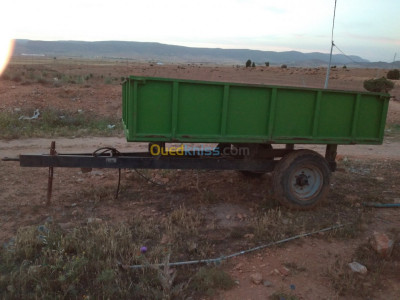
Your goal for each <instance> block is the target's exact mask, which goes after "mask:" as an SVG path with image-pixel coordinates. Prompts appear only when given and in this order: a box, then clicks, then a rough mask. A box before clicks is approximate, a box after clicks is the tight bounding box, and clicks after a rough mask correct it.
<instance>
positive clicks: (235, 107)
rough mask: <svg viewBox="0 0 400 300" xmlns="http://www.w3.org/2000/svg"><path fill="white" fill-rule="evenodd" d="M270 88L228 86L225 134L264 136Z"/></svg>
mask: <svg viewBox="0 0 400 300" xmlns="http://www.w3.org/2000/svg"><path fill="white" fill-rule="evenodd" d="M270 98H271V89H267V88H255V87H241V86H238V87H235V86H233V87H230V89H229V101H228V117H227V124H226V136H250V135H255V136H265V137H267V133H268V128H267V127H268V110H269V106H270V101H271V99H270Z"/></svg>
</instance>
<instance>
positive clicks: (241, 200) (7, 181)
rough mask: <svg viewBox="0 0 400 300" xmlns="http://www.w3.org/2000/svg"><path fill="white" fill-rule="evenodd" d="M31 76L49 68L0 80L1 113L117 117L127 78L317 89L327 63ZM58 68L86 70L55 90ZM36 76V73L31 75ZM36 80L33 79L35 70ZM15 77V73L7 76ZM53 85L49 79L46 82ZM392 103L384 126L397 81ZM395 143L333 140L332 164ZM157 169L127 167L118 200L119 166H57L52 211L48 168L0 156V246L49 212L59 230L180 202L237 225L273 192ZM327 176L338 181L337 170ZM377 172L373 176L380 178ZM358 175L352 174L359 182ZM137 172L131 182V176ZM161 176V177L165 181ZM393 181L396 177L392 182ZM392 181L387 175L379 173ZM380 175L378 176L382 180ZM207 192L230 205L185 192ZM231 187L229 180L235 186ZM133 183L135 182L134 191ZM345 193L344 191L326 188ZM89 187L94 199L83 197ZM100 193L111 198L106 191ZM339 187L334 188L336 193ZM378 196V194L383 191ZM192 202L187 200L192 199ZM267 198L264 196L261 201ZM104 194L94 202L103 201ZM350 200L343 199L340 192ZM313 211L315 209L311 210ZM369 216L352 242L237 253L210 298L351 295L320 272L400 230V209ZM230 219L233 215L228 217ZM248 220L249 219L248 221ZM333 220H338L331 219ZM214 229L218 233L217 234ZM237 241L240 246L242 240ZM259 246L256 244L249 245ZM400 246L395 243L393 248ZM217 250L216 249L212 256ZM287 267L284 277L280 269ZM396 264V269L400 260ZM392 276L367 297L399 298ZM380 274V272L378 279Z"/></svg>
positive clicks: (6, 152) (128, 68) (395, 119)
mask: <svg viewBox="0 0 400 300" xmlns="http://www.w3.org/2000/svg"><path fill="white" fill-rule="evenodd" d="M29 69H30V70H31V72H33V73H35V74H36V73H38V72H41V73H42V74H43V72H46V74H47V75H46V78H47V83H46V84H41V83H37V82H33V81H32V82H28V83H27V82H26V81H24V79H22V80H21V81H13V80H0V110H3V111H11V110H15V109H21V108H24V109H25V108H30V109H36V108H39V109H45V108H55V109H60V110H69V111H77V110H85V111H92V112H93V113H95V114H98V115H113V116H120V115H121V86H120V85H119V84H118V83H119V81H121V77H124V76H128V75H146V76H156V77H171V78H184V79H198V80H212V81H228V82H243V83H262V84H280V85H295V86H306V87H322V86H323V82H324V80H325V70H324V69H323V68H319V69H318V68H312V69H304V68H303V69H300V68H288V69H281V68H267V67H257V68H244V67H236V66H231V67H226V66H225V67H222V66H202V65H161V66H160V65H153V64H139V63H127V62H123V63H121V62H120V63H116V64H105V65H101V64H97V65H92V64H90V63H87V64H85V63H82V64H74V63H73V62H70V63H61V62H59V63H52V64H40V65H35V64H32V65H30V64H27V63H24V64H22V63H21V64H12V65H11V66H9V69H8V72H9V74H19V73H20V72H25V74H27V73H28V72H30V71H28V70H29ZM385 72H386V71H385V70H379V69H341V68H338V69H334V70H333V71H332V72H331V81H330V88H335V89H345V90H346V89H347V90H363V88H362V82H363V81H364V80H365V79H370V78H372V77H381V76H384V75H385ZM56 73H60V74H70V75H71V76H89V77H90V74H93V77H90V78H93V79H88V80H87V82H86V83H84V84H73V83H64V84H62V85H60V86H57V85H54V84H50V83H51V82H53V81H55V80H54V78H53V77H55V76H56V75H55V74H56ZM35 76H36V75H35ZM108 77H109V78H110V79H111V80H113V82H112V83H106V82H105V80H106V79H107V78H108ZM32 78H33V76H32ZM10 79H11V78H10ZM49 82H50V83H49ZM391 94H392V96H394V97H395V100H391V102H390V107H389V113H388V123H389V124H400V102H398V101H397V100H400V82H396V86H395V89H394V90H393V91H392V93H391ZM55 140H56V143H57V149H58V151H59V152H60V153H68V152H85V151H88V152H92V151H94V150H95V149H97V148H99V147H103V146H113V147H116V148H117V149H118V150H120V151H135V150H145V149H146V148H147V145H146V144H135V145H132V144H127V143H126V142H125V140H124V138H123V137H111V138H102V137H86V138H57V139H55ZM50 142H51V139H46V138H35V139H21V140H9V141H5V140H0V157H6V156H8V157H13V156H16V155H18V154H22V153H25V154H26V153H47V152H48V148H49V145H50ZM311 148H313V149H315V150H317V151H323V148H322V147H320V146H312V147H311ZM399 149H400V141H399V139H398V137H388V138H385V141H384V143H383V145H379V146H369V145H365V146H360V145H356V146H339V149H338V154H339V157H338V160H339V161H340V165H339V167H340V168H345V167H346V162H347V161H355V162H360V163H361V164H364V165H368V164H369V163H370V162H374V163H377V164H380V163H381V164H388V165H390V163H391V162H399V161H400V150H399ZM171 172H174V173H163V172H161V173H160V174H161V175H158V174H157V173H156V172H153V171H151V172H150V173H148V174H147V175H148V176H150V177H152V178H153V179H154V178H155V179H157V180H161V181H163V180H164V181H163V183H167V184H166V186H162V187H153V186H151V185H150V184H149V183H147V182H145V181H143V180H142V181H140V179H138V178H137V177H134V176H133V174H132V172H131V171H128V170H126V171H123V177H122V190H121V198H120V200H114V199H113V198H112V195H113V191H114V189H115V186H116V180H117V172H116V171H115V170H98V171H93V172H90V173H82V172H81V171H80V170H78V169H56V170H55V180H54V183H53V184H54V191H53V199H52V204H51V206H50V207H46V206H45V205H44V203H45V199H46V187H47V170H46V169H38V168H21V167H19V166H18V164H17V163H14V162H3V161H0V182H1V183H0V205H1V207H2V209H1V210H0V224H1V231H0V242H6V241H8V240H9V239H10V238H11V237H12V236H13V235H15V233H16V231H17V229H18V228H19V227H21V226H24V225H35V224H43V223H44V222H46V220H48V219H49V218H51V219H52V220H53V221H56V222H58V223H60V224H63V225H64V226H66V227H68V226H73V225H74V224H82V223H85V220H87V218H89V217H98V218H101V219H103V220H107V222H115V221H118V222H119V221H124V220H128V219H129V218H131V217H132V214H140V215H142V216H147V217H149V218H157V217H163V216H165V215H166V214H168V213H169V212H170V211H171V210H172V209H173V208H176V207H179V206H180V205H182V203H184V204H185V205H187V206H188V207H189V206H191V207H196V208H197V209H199V210H200V211H201V212H202V213H203V214H205V215H206V216H208V217H210V218H212V219H213V220H214V222H217V223H218V224H220V225H221V226H222V227H223V226H226V227H230V228H236V227H240V226H243V224H245V221H242V219H241V218H240V216H249V217H251V216H252V215H253V214H254V210H255V209H257V208H258V207H259V205H260V204H259V202H260V201H265V199H266V197H265V195H270V194H271V179H270V176H268V175H266V176H264V177H263V178H261V179H255V180H249V179H244V178H243V177H242V176H240V175H238V174H237V173H236V172H228V171H224V172H209V173H205V172H196V171H179V170H177V171H171ZM391 172H392V173H391V175H388V177H392V178H391V179H390V182H391V185H389V186H388V189H389V190H388V191H387V192H388V195H389V196H387V199H388V200H390V201H392V202H393V201H400V192H399V191H400V189H399V185H398V178H400V177H399V176H400V173H399V171H398V170H397V171H396V170H393V171H391ZM338 173H339V175H337V174H334V175H333V184H335V182H336V181H335V180H336V179H335V178H336V177H337V176H339V177H340V176H341V175H340V170H339V172H338ZM380 176H381V175H380V174H378V175H377V178H378V177H379V179H377V180H378V181H379V182H380V181H381V179H380ZM356 177H357V173H354V175H353V177H352V178H354V179H356ZM132 178H134V179H135V180H136V181H135V183H134V182H133V179H132ZM166 178H167V179H166ZM396 178H397V179H396ZM385 179H389V178H385ZM385 179H384V180H385ZM198 186H200V187H201V189H202V191H203V192H209V191H211V192H213V193H215V194H225V199H227V201H226V203H220V202H214V201H208V202H207V201H200V204H199V203H189V202H188V200H187V198H188V197H187V195H188V194H190V195H192V194H195V193H196V188H198ZM232 186H235V188H234V189H232ZM132 187H134V192H133V194H129V193H128V192H132ZM332 189H339V191H340V189H341V187H337V186H335V187H332ZM352 189H353V193H351V195H350V196H349V195H345V194H339V196H340V197H344V198H346V197H347V196H349V199H350V200H349V206H350V205H353V204H354V203H353V202H352V199H353V198H351V197H357V199H359V201H358V200H357V201H358V202H357V203H359V202H362V199H363V197H364V196H365V194H364V191H363V190H361V189H360V188H359V187H358V186H357V182H356V181H355V183H354V185H353V186H352ZM90 193H92V195H90V197H89V196H88V195H89V194H90ZM102 193H106V194H107V193H108V194H110V195H111V196H110V197H108V198H107V197H105V198H106V200H104V197H103V196H102V195H101V194H102ZM338 193H339V192H338ZM382 196H384V195H382ZM189 198H190V199H193V197H189ZM267 198H268V197H267ZM99 199H100V200H99ZM346 199H347V198H346ZM314 213H315V214H318V208H317V209H316V210H315V211H314ZM369 214H370V219H369V222H368V223H367V224H366V225H365V228H364V230H363V231H362V233H360V235H358V236H356V237H354V238H352V239H336V238H326V239H325V238H321V236H322V234H320V235H317V236H312V237H307V238H302V239H300V240H297V241H293V242H288V243H286V244H284V245H283V246H281V247H272V248H266V249H263V250H259V251H256V252H254V253H251V254H247V255H243V256H239V257H236V258H234V259H232V260H230V261H228V262H227V263H226V264H224V265H223V268H224V269H225V270H226V271H227V272H228V273H229V274H231V275H232V277H233V278H234V279H235V280H237V286H236V287H235V288H233V289H231V290H229V291H221V292H220V293H218V294H217V295H216V296H213V297H214V299H267V298H268V297H269V296H270V295H273V294H279V293H281V294H286V295H293V296H295V297H297V298H292V299H350V298H354V297H356V296H351V297H350V298H349V296H341V295H340V294H339V293H338V292H337V291H336V290H335V289H334V288H333V287H332V282H331V280H330V278H328V277H327V276H326V273H327V270H328V269H329V266H331V265H332V264H334V263H335V261H337V260H338V259H342V260H349V261H350V260H351V259H352V255H353V253H354V251H355V250H356V249H357V247H358V246H359V245H360V244H362V243H365V242H366V241H367V239H368V237H369V236H370V235H371V234H372V233H373V231H374V230H378V231H383V232H387V231H389V230H391V229H393V228H400V210H399V209H396V208H391V209H376V210H372V211H369ZM228 216H232V218H228ZM244 219H246V217H244ZM332 225H335V224H332ZM215 234H216V235H218V232H216V233H215ZM224 238H225V237H224V235H221V236H219V237H218V239H220V241H219V243H220V245H224V243H226V240H224ZM241 245H242V246H241ZM251 245H252V244H251V243H248V242H247V241H246V239H244V240H238V241H236V242H235V244H232V245H225V247H226V251H227V253H224V254H230V253H231V252H234V251H237V250H238V249H242V250H246V249H248V248H249V247H250V246H251ZM253 246H255V245H253ZM397 247H399V245H397ZM215 255H218V253H215ZM284 266H287V269H289V274H282V272H280V271H279V270H282V268H283V267H284ZM398 267H399V266H398ZM254 273H261V274H262V275H263V279H264V280H267V281H270V282H271V285H272V286H269V287H267V286H264V285H263V284H260V285H255V284H254V283H252V281H251V280H250V276H251V274H254ZM397 275H398V277H395V276H388V277H387V278H386V279H385V280H384V283H383V285H382V286H380V287H379V290H376V291H374V294H373V296H371V298H370V299H399V297H400V273H398V274H397ZM382 276H385V275H382Z"/></svg>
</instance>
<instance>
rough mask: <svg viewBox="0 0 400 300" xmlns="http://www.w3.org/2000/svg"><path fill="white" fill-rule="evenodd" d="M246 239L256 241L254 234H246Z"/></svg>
mask: <svg viewBox="0 0 400 300" xmlns="http://www.w3.org/2000/svg"><path fill="white" fill-rule="evenodd" d="M244 238H245V239H249V240H251V239H254V234H253V233H246V234H245V235H244Z"/></svg>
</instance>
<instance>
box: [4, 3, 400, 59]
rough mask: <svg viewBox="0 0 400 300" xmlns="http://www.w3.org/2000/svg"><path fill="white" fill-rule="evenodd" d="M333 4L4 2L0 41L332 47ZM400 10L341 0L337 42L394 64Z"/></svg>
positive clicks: (399, 50)
mask: <svg viewBox="0 0 400 300" xmlns="http://www.w3.org/2000/svg"><path fill="white" fill-rule="evenodd" d="M334 3H335V0H201V1H197V0H186V1H185V0H113V1H110V0H109V1H105V0H95V1H92V0H69V1H58V0H1V3H0V14H1V15H0V40H1V39H2V40H5V39H9V38H14V39H33V40H82V41H104V40H124V41H139V42H159V43H165V44H173V45H183V46H190V47H207V48H230V49H232V48H240V49H255V50H272V51H288V50H297V51H302V52H324V53H329V51H330V45H331V42H330V41H331V30H332V19H333V10H334ZM399 12H400V1H399V0H374V1H372V0H337V7H336V21H335V30H334V37H333V39H334V42H335V44H336V45H337V46H338V47H339V48H340V49H341V50H342V51H343V52H344V53H346V54H347V55H358V56H361V57H363V58H365V59H368V60H370V61H386V62H391V61H393V58H394V55H395V53H397V57H396V60H400V17H399ZM1 45H2V44H1V43H0V47H2V46H1ZM0 51H1V50H0ZM334 53H340V52H339V51H338V50H337V49H336V48H335V49H334Z"/></svg>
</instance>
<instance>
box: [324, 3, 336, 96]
mask: <svg viewBox="0 0 400 300" xmlns="http://www.w3.org/2000/svg"><path fill="white" fill-rule="evenodd" d="M336 1H337V0H335V8H334V9H333V23H332V36H331V54H330V56H329V64H328V69H327V70H326V78H325V86H324V89H327V88H328V81H329V73H330V71H331V63H332V51H333V46H335V43H334V42H333V29H334V28H335V15H336Z"/></svg>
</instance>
